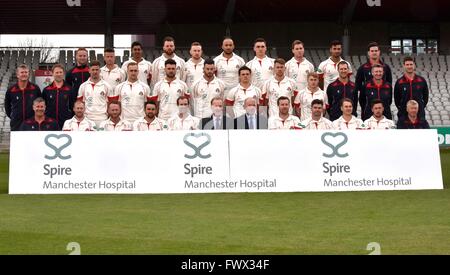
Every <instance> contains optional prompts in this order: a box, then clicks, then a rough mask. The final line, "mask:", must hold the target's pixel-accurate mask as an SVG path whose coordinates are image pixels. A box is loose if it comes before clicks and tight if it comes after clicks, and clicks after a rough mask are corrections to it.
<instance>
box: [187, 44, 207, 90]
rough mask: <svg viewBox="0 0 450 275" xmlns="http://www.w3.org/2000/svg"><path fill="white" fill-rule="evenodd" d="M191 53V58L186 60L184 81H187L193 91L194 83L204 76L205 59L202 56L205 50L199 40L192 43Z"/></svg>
mask: <svg viewBox="0 0 450 275" xmlns="http://www.w3.org/2000/svg"><path fill="white" fill-rule="evenodd" d="M189 53H190V54H191V58H190V59H189V60H188V61H187V62H186V64H185V67H184V71H185V72H184V82H186V85H187V86H188V89H190V91H192V85H194V83H195V82H196V81H197V80H199V79H200V78H202V76H203V66H204V62H205V60H204V59H203V58H202V54H203V50H202V45H201V44H200V43H199V42H193V43H192V44H191V50H190V51H189Z"/></svg>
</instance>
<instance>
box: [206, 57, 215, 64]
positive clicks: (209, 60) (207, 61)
mask: <svg viewBox="0 0 450 275" xmlns="http://www.w3.org/2000/svg"><path fill="white" fill-rule="evenodd" d="M203 64H204V65H214V60H212V59H211V58H208V59H206V60H205V62H204V63H203Z"/></svg>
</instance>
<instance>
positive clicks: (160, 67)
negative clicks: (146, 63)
mask: <svg viewBox="0 0 450 275" xmlns="http://www.w3.org/2000/svg"><path fill="white" fill-rule="evenodd" d="M168 59H172V60H174V61H175V62H176V76H177V78H178V79H180V80H183V79H185V77H184V72H185V66H186V64H185V61H184V59H182V58H181V57H179V56H177V55H176V54H175V39H173V37H170V36H167V37H165V38H164V40H163V54H162V55H161V56H160V57H158V58H156V59H155V60H154V61H153V65H152V85H151V87H154V86H155V85H156V83H158V82H159V81H161V80H164V78H165V77H166V73H165V62H166V61H167V60H168Z"/></svg>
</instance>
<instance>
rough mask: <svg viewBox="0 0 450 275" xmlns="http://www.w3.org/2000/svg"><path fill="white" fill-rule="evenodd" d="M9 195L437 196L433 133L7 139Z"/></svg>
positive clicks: (17, 135)
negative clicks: (375, 193) (308, 193)
mask: <svg viewBox="0 0 450 275" xmlns="http://www.w3.org/2000/svg"><path fill="white" fill-rule="evenodd" d="M9 176H10V178H9V193H10V194H138V193H211V192H214V193H217V192H303V191H320V192H322V191H369V190H418V189H442V188H443V183H442V173H441V164H440V158H439V146H438V142H437V132H436V130H391V131H346V132H338V131H268V130H259V131H245V130H231V131H158V132H12V133H11V150H10V171H9Z"/></svg>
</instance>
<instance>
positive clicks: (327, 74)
mask: <svg viewBox="0 0 450 275" xmlns="http://www.w3.org/2000/svg"><path fill="white" fill-rule="evenodd" d="M341 55H342V42H341V41H339V40H334V41H332V42H331V44H330V57H329V58H328V59H327V60H325V61H323V62H322V63H320V65H319V67H318V70H317V73H318V74H319V75H320V85H319V87H320V88H323V90H324V91H326V90H327V88H328V85H330V84H331V83H333V82H334V81H335V80H336V79H338V77H339V72H338V70H337V64H338V63H339V62H341V61H345V60H344V59H342V57H341ZM345 62H347V63H348V68H349V70H348V72H349V75H351V74H352V72H353V71H352V66H351V65H350V63H349V62H348V61H345Z"/></svg>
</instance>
